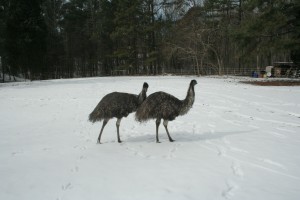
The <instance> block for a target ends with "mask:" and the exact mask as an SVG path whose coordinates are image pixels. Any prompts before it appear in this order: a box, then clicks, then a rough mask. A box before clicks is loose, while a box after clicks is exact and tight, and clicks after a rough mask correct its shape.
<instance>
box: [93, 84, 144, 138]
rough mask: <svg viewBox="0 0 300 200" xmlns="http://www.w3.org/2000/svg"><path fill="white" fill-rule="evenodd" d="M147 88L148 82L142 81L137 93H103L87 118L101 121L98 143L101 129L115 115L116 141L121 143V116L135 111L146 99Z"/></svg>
mask: <svg viewBox="0 0 300 200" xmlns="http://www.w3.org/2000/svg"><path fill="white" fill-rule="evenodd" d="M147 89H148V83H146V82H145V83H144V85H143V89H142V91H141V93H140V94H139V95H135V94H128V93H121V92H113V93H109V94H107V95H105V96H104V97H103V98H102V99H101V101H100V102H99V103H98V105H97V106H96V108H95V109H94V110H93V112H92V113H91V114H90V115H89V120H90V121H91V122H93V123H94V122H96V121H102V120H103V125H102V128H101V131H100V134H99V137H98V143H101V142H100V140H101V135H102V132H103V129H104V127H105V125H106V124H107V122H108V121H109V120H110V119H111V118H114V117H116V118H117V123H116V126H117V134H118V142H119V143H121V142H122V141H121V140H120V133H119V127H120V123H121V119H122V118H123V117H127V116H128V115H129V114H130V113H132V112H135V111H136V110H137V108H138V106H139V105H141V103H142V102H143V101H144V100H145V99H146V97H147V94H146V93H147Z"/></svg>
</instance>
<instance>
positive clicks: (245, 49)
mask: <svg viewBox="0 0 300 200" xmlns="http://www.w3.org/2000/svg"><path fill="white" fill-rule="evenodd" d="M299 15H300V3H299V1H297V0H272V1H270V0H260V1H258V0H203V1H199V0H198V1H197V0H68V1H67V0H27V1H20V0H1V3H0V58H1V61H0V65H1V66H0V67H1V72H2V73H0V74H2V77H3V74H9V75H11V76H21V77H24V78H27V79H31V80H36V79H55V78H73V77H91V76H106V75H120V74H122V75H123V74H126V75H127V74H128V75H141V74H147V75H156V74H163V73H176V74H196V75H211V74H218V75H222V74H237V75H249V74H250V72H251V71H252V70H261V69H262V68H263V67H265V66H267V65H272V64H273V62H274V61H293V62H294V63H299V58H300V16H299ZM3 81H4V78H3Z"/></svg>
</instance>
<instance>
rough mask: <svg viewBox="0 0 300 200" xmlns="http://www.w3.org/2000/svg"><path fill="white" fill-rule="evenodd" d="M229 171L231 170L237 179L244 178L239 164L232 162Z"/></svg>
mask: <svg viewBox="0 0 300 200" xmlns="http://www.w3.org/2000/svg"><path fill="white" fill-rule="evenodd" d="M231 169H232V172H233V174H234V175H235V176H238V177H243V176H244V171H243V170H242V168H241V166H240V164H239V163H237V162H232V164H231Z"/></svg>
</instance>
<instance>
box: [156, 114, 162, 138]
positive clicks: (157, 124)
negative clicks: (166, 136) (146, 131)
mask: <svg viewBox="0 0 300 200" xmlns="http://www.w3.org/2000/svg"><path fill="white" fill-rule="evenodd" d="M160 121H161V119H156V143H160V141H159V139H158V127H159V125H160Z"/></svg>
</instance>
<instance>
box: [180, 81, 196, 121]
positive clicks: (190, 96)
mask: <svg viewBox="0 0 300 200" xmlns="http://www.w3.org/2000/svg"><path fill="white" fill-rule="evenodd" d="M194 100H195V90H194V86H192V85H190V87H189V89H188V91H187V94H186V97H185V99H184V100H182V107H181V110H180V113H179V114H180V115H184V114H186V113H187V112H188V111H189V110H190V109H191V108H192V106H193V104H194Z"/></svg>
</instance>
